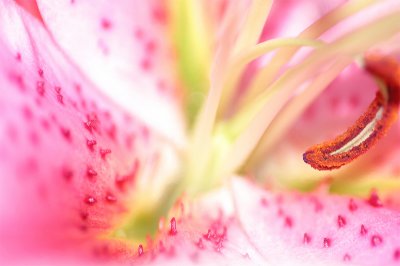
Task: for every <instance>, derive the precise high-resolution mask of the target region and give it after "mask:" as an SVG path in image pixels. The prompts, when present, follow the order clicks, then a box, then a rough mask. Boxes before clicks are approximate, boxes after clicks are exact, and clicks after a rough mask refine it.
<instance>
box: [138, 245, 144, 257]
mask: <svg viewBox="0 0 400 266" xmlns="http://www.w3.org/2000/svg"><path fill="white" fill-rule="evenodd" d="M143 253H144V252H143V246H142V245H139V247H138V255H139V256H142V255H143Z"/></svg>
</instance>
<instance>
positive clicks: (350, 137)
mask: <svg viewBox="0 0 400 266" xmlns="http://www.w3.org/2000/svg"><path fill="white" fill-rule="evenodd" d="M365 69H366V70H367V71H368V72H369V73H371V74H372V75H375V76H377V77H378V78H380V79H382V81H383V82H384V84H385V93H384V92H382V91H378V92H377V93H376V97H375V99H374V101H373V102H372V103H371V104H370V106H369V107H368V109H367V111H366V112H365V113H364V114H363V115H362V116H361V117H360V118H359V119H358V120H357V121H356V122H355V124H354V125H353V126H351V127H350V128H349V129H347V131H346V132H344V133H343V134H341V135H340V136H338V137H336V138H335V139H334V140H331V141H327V142H324V143H322V144H318V145H315V146H314V147H311V148H310V149H308V150H307V151H306V152H305V153H304V154H303V159H304V161H305V162H306V163H308V164H310V165H311V166H312V167H313V168H315V169H318V170H332V169H337V168H340V167H342V166H343V165H346V164H348V163H350V162H351V161H353V160H354V159H356V158H357V157H359V156H360V155H362V154H364V153H366V152H367V151H368V150H369V149H370V148H371V147H373V146H374V145H375V144H376V143H377V142H378V140H379V139H380V138H382V137H383V136H384V135H385V134H386V133H387V131H388V130H389V128H390V127H391V126H392V124H393V123H394V122H395V121H396V119H397V112H398V107H399V103H400V65H399V64H398V63H397V62H396V60H395V59H393V58H390V57H381V56H379V55H372V56H367V58H366V64H365Z"/></svg>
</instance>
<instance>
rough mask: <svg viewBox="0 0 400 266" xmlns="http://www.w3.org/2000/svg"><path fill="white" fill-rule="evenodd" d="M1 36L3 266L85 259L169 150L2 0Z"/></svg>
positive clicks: (0, 252)
mask: <svg viewBox="0 0 400 266" xmlns="http://www.w3.org/2000/svg"><path fill="white" fill-rule="evenodd" d="M0 36H1V37H0V213H1V219H0V239H1V245H0V258H2V259H0V261H1V260H6V261H7V258H9V259H15V258H20V259H21V258H24V259H27V258H29V256H34V257H41V256H44V255H45V256H51V254H52V252H60V253H62V252H63V250H64V249H67V250H68V249H72V250H73V253H77V254H78V253H80V249H81V247H82V245H84V244H85V243H87V242H91V241H92V240H93V238H94V237H95V236H97V235H98V234H99V233H104V232H107V230H108V229H109V228H110V226H112V225H113V224H114V222H115V219H114V218H117V217H118V216H119V214H121V213H123V212H125V211H126V210H127V206H125V203H126V202H125V201H126V200H127V199H128V198H129V197H130V196H131V195H132V194H133V193H134V189H135V183H136V180H138V179H140V178H143V177H142V176H143V174H142V173H144V172H149V171H150V172H151V173H153V174H154V175H157V172H158V171H163V170H161V169H160V168H159V167H158V166H159V165H160V164H159V161H160V160H162V158H163V157H162V150H163V149H164V148H165V147H166V146H165V145H166V143H165V141H161V138H160V136H159V135H156V134H155V133H154V132H153V131H152V130H151V129H150V128H149V127H148V126H147V125H146V124H145V123H143V122H142V121H141V120H139V119H137V118H136V117H134V116H132V115H131V114H130V113H127V112H126V111H124V110H123V109H121V108H119V107H118V106H116V105H115V104H114V103H112V102H111V101H110V100H109V98H107V97H105V96H103V95H102V94H101V93H100V92H99V91H98V89H97V87H95V86H94V85H93V84H92V83H91V82H90V81H88V79H87V78H86V77H85V76H84V75H82V73H81V72H80V71H79V70H78V69H76V68H75V67H74V65H73V64H71V62H70V60H69V59H68V58H67V57H66V56H65V55H64V54H63V53H62V52H60V50H59V48H58V46H57V45H55V43H54V41H53V39H52V38H51V37H50V36H49V35H48V32H47V31H46V30H45V29H44V28H43V27H42V24H41V23H40V22H39V21H37V20H36V19H35V18H34V17H32V16H31V15H30V14H28V13H27V12H26V11H25V10H23V9H21V8H20V7H19V6H17V5H16V4H15V3H14V2H13V1H6V0H4V1H0ZM138 86H139V85H138ZM140 86H141V88H142V89H143V90H146V85H145V84H140ZM148 108H153V107H151V106H148ZM155 164H156V165H157V167H155ZM162 174H163V173H162ZM151 176H153V175H151ZM150 178H151V177H150ZM131 207H132V206H131ZM0 264H1V262H0Z"/></svg>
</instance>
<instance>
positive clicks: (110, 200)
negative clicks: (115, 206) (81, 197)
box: [106, 193, 117, 203]
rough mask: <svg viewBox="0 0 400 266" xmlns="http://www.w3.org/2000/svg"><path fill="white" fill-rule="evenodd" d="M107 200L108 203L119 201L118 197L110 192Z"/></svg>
mask: <svg viewBox="0 0 400 266" xmlns="http://www.w3.org/2000/svg"><path fill="white" fill-rule="evenodd" d="M106 201H107V202H108V203H114V202H116V201H117V198H116V197H115V196H114V195H113V194H111V193H108V194H107V196H106Z"/></svg>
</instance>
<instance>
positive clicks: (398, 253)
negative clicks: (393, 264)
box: [393, 248, 400, 261]
mask: <svg viewBox="0 0 400 266" xmlns="http://www.w3.org/2000/svg"><path fill="white" fill-rule="evenodd" d="M393 259H394V260H396V261H398V260H400V248H396V249H395V250H394V252H393Z"/></svg>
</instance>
